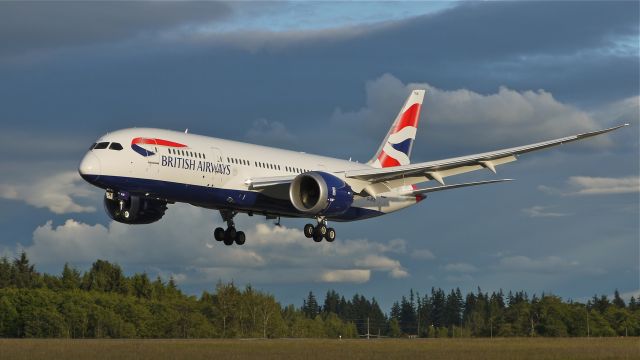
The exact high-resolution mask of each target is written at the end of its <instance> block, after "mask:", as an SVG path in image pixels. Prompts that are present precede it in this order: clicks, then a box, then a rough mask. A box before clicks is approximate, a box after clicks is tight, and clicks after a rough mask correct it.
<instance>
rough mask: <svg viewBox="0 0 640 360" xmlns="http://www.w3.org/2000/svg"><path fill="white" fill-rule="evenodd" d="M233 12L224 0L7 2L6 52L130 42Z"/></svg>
mask: <svg viewBox="0 0 640 360" xmlns="http://www.w3.org/2000/svg"><path fill="white" fill-rule="evenodd" d="M230 15H231V10H230V8H229V6H228V5H227V4H225V3H221V2H147V1H141V2H122V3H111V2H102V1H88V2H75V1H72V2H59V1H44V2H2V3H0V44H2V45H0V56H1V55H10V54H21V53H24V52H28V51H33V50H38V49H51V48H62V47H73V46H84V45H95V44H100V43H108V42H117V41H124V40H129V39H131V38H134V37H136V36H139V35H143V34H150V33H163V32H166V31H170V30H172V29H176V28H180V27H185V26H189V25H193V24H195V23H207V22H211V21H219V20H221V19H224V18H226V17H228V16H230Z"/></svg>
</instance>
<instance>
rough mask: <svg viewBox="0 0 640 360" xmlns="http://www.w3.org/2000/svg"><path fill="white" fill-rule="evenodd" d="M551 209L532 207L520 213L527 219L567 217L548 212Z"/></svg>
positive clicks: (567, 214) (547, 207)
mask: <svg viewBox="0 0 640 360" xmlns="http://www.w3.org/2000/svg"><path fill="white" fill-rule="evenodd" d="M549 209H551V207H549V206H532V207H530V208H526V209H522V212H523V213H525V214H527V215H528V216H529V217H564V216H569V215H571V214H569V213H561V212H554V211H549Z"/></svg>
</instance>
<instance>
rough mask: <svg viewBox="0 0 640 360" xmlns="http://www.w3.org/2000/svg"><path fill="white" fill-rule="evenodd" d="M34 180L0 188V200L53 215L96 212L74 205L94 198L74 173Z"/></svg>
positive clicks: (84, 206) (91, 191)
mask: <svg viewBox="0 0 640 360" xmlns="http://www.w3.org/2000/svg"><path fill="white" fill-rule="evenodd" d="M37 178H38V180H37V181H35V182H31V183H26V184H7V183H2V184H0V198H3V199H9V200H20V201H24V202H25V203H27V204H29V205H32V206H35V207H37V208H47V209H49V210H50V211H51V212H53V213H56V214H67V213H82V212H94V211H96V207H95V206H91V205H81V204H79V203H78V200H79V199H87V198H94V197H95V196H96V191H95V190H94V189H92V188H91V187H89V185H88V184H86V183H85V182H84V180H82V178H80V176H79V175H78V173H77V172H75V171H68V172H63V173H59V174H55V175H53V176H44V177H37Z"/></svg>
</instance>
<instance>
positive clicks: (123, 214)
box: [122, 210, 131, 220]
mask: <svg viewBox="0 0 640 360" xmlns="http://www.w3.org/2000/svg"><path fill="white" fill-rule="evenodd" d="M122 217H123V218H125V219H126V220H129V219H131V212H129V210H125V211H123V212H122Z"/></svg>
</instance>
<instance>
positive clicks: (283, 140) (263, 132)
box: [245, 119, 298, 147]
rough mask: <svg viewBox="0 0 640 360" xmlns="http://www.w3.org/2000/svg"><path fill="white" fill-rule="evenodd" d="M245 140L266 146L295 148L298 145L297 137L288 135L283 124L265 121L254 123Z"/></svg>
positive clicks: (259, 120)
mask: <svg viewBox="0 0 640 360" xmlns="http://www.w3.org/2000/svg"><path fill="white" fill-rule="evenodd" d="M245 138H246V139H247V140H249V141H250V142H253V143H255V144H261V145H266V146H276V147H295V146H296V145H297V144H298V137H296V136H295V135H294V134H292V133H290V132H289V131H288V130H287V129H286V127H285V126H284V124H283V123H281V122H279V121H269V120H267V119H258V120H256V121H254V122H253V124H252V125H251V128H250V129H249V130H248V131H247V133H246V134H245Z"/></svg>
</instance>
